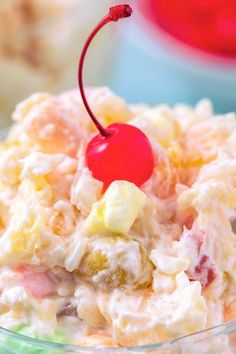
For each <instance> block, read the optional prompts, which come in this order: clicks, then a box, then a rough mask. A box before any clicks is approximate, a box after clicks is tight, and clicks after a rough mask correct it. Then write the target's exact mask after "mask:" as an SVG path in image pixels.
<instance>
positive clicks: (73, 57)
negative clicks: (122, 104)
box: [0, 0, 113, 128]
mask: <svg viewBox="0 0 236 354" xmlns="http://www.w3.org/2000/svg"><path fill="white" fill-rule="evenodd" d="M49 3H50V4H49V5H47V6H46V5H45V4H46V2H42V3H41V1H40V0H37V1H31V0H27V1H22V0H20V1H17V2H16V1H15V2H14V1H9V3H8V2H6V1H3V3H2V2H1V4H0V78H1V85H0V128H1V127H4V126H6V125H7V124H9V123H10V114H11V113H12V111H13V109H14V107H15V105H16V104H17V103H18V102H20V101H22V100H23V99H24V98H26V97H27V96H29V95H30V94H32V93H33V92H45V91H46V92H52V93H58V92H62V91H64V90H66V89H71V88H74V87H76V86H77V66H78V60H79V56H80V52H81V48H82V45H83V43H84V40H85V38H86V37H87V35H88V34H89V32H90V30H91V28H92V27H93V25H94V24H96V23H97V21H98V20H99V19H100V17H101V16H102V15H103V13H104V11H106V8H107V4H106V1H104V0H100V1H99V2H98V1H97V0H68V1H63V2H62V1H58V0H54V1H53V2H49ZM8 4H10V5H8ZM20 4H21V8H20ZM24 4H26V5H24ZM27 4H28V5H27ZM30 4H31V5H30ZM32 4H36V5H32ZM41 5H42V6H41ZM7 6H11V7H10V8H11V9H12V8H13V9H14V11H10V10H9V8H7ZM23 6H24V7H23ZM27 6H28V7H27ZM30 6H35V9H37V11H36V10H35V9H34V13H33V14H31V12H32V11H33V10H32V9H31V10H30ZM40 6H41V7H40ZM50 6H52V7H50ZM39 8H40V9H39ZM45 8H46V10H45ZM4 11H5V12H4ZM30 11H31V12H30ZM12 12H14V13H12ZM30 14H31V15H30ZM4 17H5V18H4ZM31 17H32V18H31ZM111 31H112V29H111ZM111 31H110V30H109V29H108V30H106V31H104V33H103V35H102V36H99V37H98V39H97V40H96V43H95V46H94V48H92V50H91V53H90V55H89V58H88V66H87V67H89V68H91V69H92V70H91V69H90V70H87V72H86V84H88V85H89V84H91V83H93V85H101V84H102V83H103V84H104V83H106V77H108V76H106V75H109V67H110V64H111V53H112V43H113V41H112V40H111V38H110V36H111ZM101 52H102V53H103V56H102V57H103V59H102V60H97V55H98V54H97V53H101Z"/></svg>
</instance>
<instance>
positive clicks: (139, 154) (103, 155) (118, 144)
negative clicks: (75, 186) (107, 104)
mask: <svg viewBox="0 0 236 354" xmlns="http://www.w3.org/2000/svg"><path fill="white" fill-rule="evenodd" d="M106 130H107V132H108V133H109V137H108V138H105V137H103V136H102V135H96V136H95V137H94V138H93V139H92V140H91V141H90V143H89V144H88V147H87V151H86V159H87V165H88V167H89V169H90V170H91V171H92V172H93V176H94V177H95V178H97V179H99V180H100V181H102V182H103V183H104V188H105V189H106V188H107V187H108V186H109V184H110V183H111V182H113V181H114V180H126V181H129V182H132V183H135V184H136V185H137V186H141V185H142V184H143V183H144V182H145V181H146V180H147V179H148V178H149V177H150V176H151V174H152V171H153V167H154V161H153V154H152V148H151V145H150V143H149V141H148V139H147V138H146V136H145V135H144V134H143V133H142V132H141V131H140V130H139V129H137V128H135V127H133V126H131V125H128V124H118V123H116V124H112V125H111V126H109V127H108V128H107V129H106Z"/></svg>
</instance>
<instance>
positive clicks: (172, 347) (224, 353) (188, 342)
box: [0, 320, 236, 354]
mask: <svg viewBox="0 0 236 354" xmlns="http://www.w3.org/2000/svg"><path fill="white" fill-rule="evenodd" d="M86 353H91V354H92V353H93V354H95V353H99V354H101V353H106V354H108V353H109V354H118V353H153V354H154V353H157V354H199V353H200V354H234V353H236V320H232V321H229V322H226V323H224V324H221V325H219V326H216V327H213V328H210V329H207V330H205V331H201V332H198V333H195V334H191V335H188V336H184V337H181V338H177V339H174V340H172V341H170V342H165V343H155V344H152V345H145V346H137V347H127V348H107V347H81V346H75V345H63V344H57V343H50V342H46V341H43V340H38V339H33V338H29V337H25V336H22V335H19V334H16V333H13V332H11V331H8V330H6V329H3V328H0V354H86Z"/></svg>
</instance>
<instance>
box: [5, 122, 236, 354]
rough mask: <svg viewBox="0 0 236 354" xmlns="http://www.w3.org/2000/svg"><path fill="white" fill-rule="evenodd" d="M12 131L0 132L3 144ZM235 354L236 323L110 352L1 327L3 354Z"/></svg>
mask: <svg viewBox="0 0 236 354" xmlns="http://www.w3.org/2000/svg"><path fill="white" fill-rule="evenodd" d="M8 131H9V128H5V129H2V130H0V140H2V139H4V138H5V137H6V135H7V132H8ZM103 353H104V354H119V353H127V354H129V353H130V354H131V353H132V354H134V353H150V354H235V353H236V319H232V320H230V321H227V322H225V323H222V324H219V325H216V326H214V327H211V328H209V329H207V330H204V331H201V332H197V333H194V334H191V335H187V336H184V337H180V338H176V339H173V340H172V341H169V342H163V343H154V344H151V345H145V346H135V347H127V348H125V347H122V348H109V347H82V346H76V345H64V344H57V343H52V342H48V341H44V340H39V339H34V338H29V337H26V336H23V335H21V334H17V333H14V332H11V331H9V330H6V329H4V328H1V327H0V354H103Z"/></svg>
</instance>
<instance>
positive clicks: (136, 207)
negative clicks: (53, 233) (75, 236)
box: [87, 181, 147, 234]
mask: <svg viewBox="0 0 236 354" xmlns="http://www.w3.org/2000/svg"><path fill="white" fill-rule="evenodd" d="M146 199H147V198H146V195H145V194H144V193H143V192H142V191H141V190H140V189H139V188H138V187H136V186H135V185H134V184H133V183H130V182H127V181H115V182H113V183H112V184H111V185H110V187H109V188H108V189H107V191H106V193H105V195H104V197H103V198H102V200H101V201H99V202H98V203H95V204H93V207H92V210H91V213H90V214H89V216H88V220H87V223H88V224H87V225H88V231H89V233H104V232H105V233H106V232H110V233H113V234H127V232H128V231H129V230H130V228H131V226H132V225H133V223H134V221H135V220H136V218H137V217H138V215H139V214H140V212H141V210H142V209H143V207H144V205H145V203H146Z"/></svg>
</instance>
